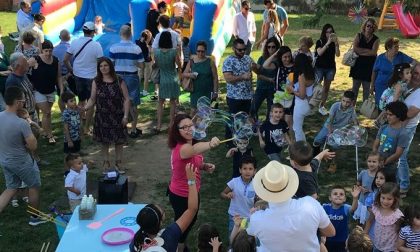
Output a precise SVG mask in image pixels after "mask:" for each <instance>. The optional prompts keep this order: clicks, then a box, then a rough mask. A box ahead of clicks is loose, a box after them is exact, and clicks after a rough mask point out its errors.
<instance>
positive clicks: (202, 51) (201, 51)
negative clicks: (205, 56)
mask: <svg viewBox="0 0 420 252" xmlns="http://www.w3.org/2000/svg"><path fill="white" fill-rule="evenodd" d="M196 52H198V53H205V52H206V51H204V50H196Z"/></svg>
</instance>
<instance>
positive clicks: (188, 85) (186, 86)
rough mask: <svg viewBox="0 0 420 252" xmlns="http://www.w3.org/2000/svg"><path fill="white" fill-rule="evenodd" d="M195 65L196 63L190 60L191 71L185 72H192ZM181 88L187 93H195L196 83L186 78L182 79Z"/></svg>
mask: <svg viewBox="0 0 420 252" xmlns="http://www.w3.org/2000/svg"><path fill="white" fill-rule="evenodd" d="M193 64H194V61H192V60H190V69H189V70H185V72H187V71H188V72H191V69H192V65H193ZM181 87H182V89H183V90H184V91H185V92H193V91H194V83H193V79H191V78H188V77H184V78H182V82H181Z"/></svg>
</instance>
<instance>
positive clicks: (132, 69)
mask: <svg viewBox="0 0 420 252" xmlns="http://www.w3.org/2000/svg"><path fill="white" fill-rule="evenodd" d="M131 37H132V35H131V27H130V26H128V25H123V26H121V28H120V38H121V41H120V42H119V43H116V44H113V45H112V46H111V48H110V49H109V57H110V58H111V60H112V61H113V62H114V65H115V71H116V72H117V74H118V75H120V76H121V77H122V78H123V79H124V82H125V84H126V85H127V89H128V95H129V97H130V116H131V120H132V121H131V129H130V131H129V132H128V134H129V136H130V137H131V138H136V137H138V136H139V135H140V134H141V133H142V131H141V130H139V129H137V119H138V111H137V106H138V105H140V102H141V100H140V79H139V76H138V73H137V67H139V68H144V63H143V62H144V58H143V54H142V51H141V49H140V47H139V46H138V45H136V44H134V43H133V42H132V41H131Z"/></svg>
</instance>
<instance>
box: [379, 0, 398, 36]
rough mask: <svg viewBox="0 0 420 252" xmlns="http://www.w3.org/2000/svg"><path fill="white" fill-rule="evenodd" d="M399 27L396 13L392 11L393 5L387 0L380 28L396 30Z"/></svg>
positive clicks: (380, 20)
mask: <svg viewBox="0 0 420 252" xmlns="http://www.w3.org/2000/svg"><path fill="white" fill-rule="evenodd" d="M395 29H398V24H397V22H396V21H395V15H394V12H393V11H392V5H390V4H389V1H388V0H386V1H385V3H384V8H383V9H382V13H381V17H380V18H379V24H378V30H395Z"/></svg>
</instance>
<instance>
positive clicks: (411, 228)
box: [397, 202, 420, 252]
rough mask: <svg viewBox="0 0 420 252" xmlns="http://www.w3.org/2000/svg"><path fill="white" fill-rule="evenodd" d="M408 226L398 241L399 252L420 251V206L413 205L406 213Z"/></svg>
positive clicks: (401, 231) (402, 231) (404, 228)
mask: <svg viewBox="0 0 420 252" xmlns="http://www.w3.org/2000/svg"><path fill="white" fill-rule="evenodd" d="M404 215H405V220H406V224H407V225H406V226H404V227H403V228H401V230H400V234H399V236H398V240H397V248H398V251H401V252H405V251H420V204H419V203H417V202H416V203H411V204H410V205H409V206H408V207H407V208H406V209H405V212H404Z"/></svg>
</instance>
